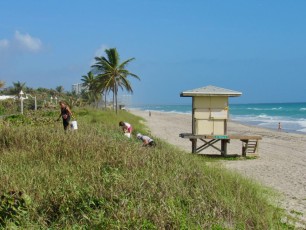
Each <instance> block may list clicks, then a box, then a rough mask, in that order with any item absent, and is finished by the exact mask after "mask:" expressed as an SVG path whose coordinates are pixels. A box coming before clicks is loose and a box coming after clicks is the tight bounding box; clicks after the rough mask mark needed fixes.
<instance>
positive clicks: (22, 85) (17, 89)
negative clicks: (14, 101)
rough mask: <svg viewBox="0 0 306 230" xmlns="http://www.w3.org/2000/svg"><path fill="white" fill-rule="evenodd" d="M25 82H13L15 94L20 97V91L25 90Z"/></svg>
mask: <svg viewBox="0 0 306 230" xmlns="http://www.w3.org/2000/svg"><path fill="white" fill-rule="evenodd" d="M25 84H26V83H25V82H20V81H17V82H13V93H14V94H17V95H19V93H20V91H21V90H23V89H24V88H25Z"/></svg>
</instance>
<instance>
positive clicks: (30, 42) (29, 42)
mask: <svg viewBox="0 0 306 230" xmlns="http://www.w3.org/2000/svg"><path fill="white" fill-rule="evenodd" d="M15 40H16V42H17V43H18V45H19V46H21V47H22V48H25V49H27V50H30V51H34V52H36V51H39V50H41V48H42V42H41V40H40V39H39V38H34V37H32V36H30V35H29V34H21V33H20V32H19V31H16V32H15Z"/></svg>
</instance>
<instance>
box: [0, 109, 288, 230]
mask: <svg viewBox="0 0 306 230" xmlns="http://www.w3.org/2000/svg"><path fill="white" fill-rule="evenodd" d="M34 115H35V114H32V115H30V117H29V119H30V120H32V121H33V120H35V119H34V118H33V116H34ZM53 115H54V116H55V117H54V118H57V114H56V113H54V114H51V117H52V116H53ZM36 116H40V115H39V114H36ZM44 116H45V115H44ZM31 117H32V118H31ZM75 117H76V118H77V120H78V126H79V129H78V130H77V131H71V132H67V133H65V132H64V130H63V127H62V124H61V123H60V122H58V123H54V122H53V123H51V122H46V123H42V122H41V123H39V125H33V123H31V122H30V123H26V124H24V125H12V124H6V125H2V126H1V128H0V184H1V187H0V196H1V195H4V196H5V197H6V198H5V199H6V200H9V199H8V198H9V197H8V195H7V194H10V191H15V193H17V194H22V196H23V197H27V200H29V201H31V202H27V203H22V204H23V205H20V206H18V207H19V209H20V210H21V211H20V212H10V213H8V214H9V215H8V214H5V215H4V214H2V213H3V210H4V208H7V206H8V205H7V203H5V202H6V201H5V200H3V199H1V202H2V203H0V204H6V206H5V205H4V206H5V207H2V206H0V226H1V227H7V228H8V227H12V226H15V227H20V228H31V229H41V228H42V229H47V228H50V229H74V228H75V229H79V228H85V229H288V228H289V226H288V225H286V224H284V223H282V222H281V218H282V217H283V215H284V214H283V212H282V211H281V210H280V209H278V208H276V207H274V206H273V203H272V201H271V198H272V197H271V194H270V191H269V190H267V189H265V188H262V187H261V186H259V185H258V184H256V183H254V182H251V181H249V180H247V179H245V178H242V177H240V176H239V175H237V174H235V173H233V172H230V171H227V170H225V169H224V168H222V167H221V166H220V165H219V163H216V164H214V163H213V164H212V163H210V164H207V163H206V160H205V158H202V157H197V156H195V155H191V154H187V153H186V152H183V151H181V150H179V149H177V148H175V147H174V146H171V145H169V144H167V143H165V142H163V141H162V140H159V139H158V138H157V137H154V139H155V140H156V142H157V146H156V147H155V148H149V147H142V144H141V143H140V142H139V141H138V140H137V139H136V138H135V133H137V132H142V133H147V132H148V130H147V128H146V127H144V125H143V120H142V119H141V118H139V117H136V116H134V115H131V114H129V113H128V112H125V111H120V113H119V114H118V115H115V113H113V112H111V111H97V110H91V109H80V110H78V111H75ZM121 120H123V121H128V122H129V123H131V124H133V127H134V133H133V134H134V135H132V138H131V139H129V138H126V137H125V136H124V135H123V134H122V131H121V129H120V128H119V126H118V123H119V121H121ZM34 123H35V122H34ZM12 199H13V198H12ZM18 199H20V200H21V199H22V198H18ZM21 201H22V200H21Z"/></svg>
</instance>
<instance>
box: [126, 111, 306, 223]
mask: <svg viewBox="0 0 306 230" xmlns="http://www.w3.org/2000/svg"><path fill="white" fill-rule="evenodd" d="M130 112H131V113H132V114H134V115H137V116H140V117H142V118H144V119H145V120H146V121H145V124H146V125H147V126H148V128H149V129H150V131H151V134H152V136H153V138H154V137H157V138H160V139H163V140H165V141H167V142H168V143H170V144H173V145H175V146H177V147H178V148H181V149H183V150H185V151H187V152H188V153H190V152H191V143H190V141H189V140H186V139H182V138H180V137H179V134H180V133H185V132H191V114H190V115H188V114H177V113H169V112H156V111H151V116H149V113H148V111H143V110H131V111H130ZM228 134H241V135H260V136H262V138H263V139H262V140H261V141H260V142H259V157H258V158H256V159H253V160H236V161H222V164H223V165H224V166H225V167H226V168H227V169H230V170H234V171H236V172H238V173H240V174H241V175H243V176H245V177H248V178H251V179H252V180H254V181H257V182H259V183H261V184H262V185H264V186H266V187H270V188H273V189H274V190H276V191H277V192H279V193H280V194H281V199H280V203H279V205H280V207H281V208H284V209H285V210H286V211H287V212H288V213H291V214H292V213H294V214H296V215H297V213H298V214H300V215H298V218H300V219H302V221H303V222H305V227H306V173H305V172H306V157H305V156H306V152H305V149H306V135H305V134H299V133H288V132H284V131H277V130H270V129H266V128H261V127H258V126H249V125H244V124H241V123H238V122H236V121H229V122H228ZM204 153H206V154H219V155H220V153H218V152H216V150H214V149H212V148H208V149H206V150H205V152H204ZM237 153H238V154H239V155H241V142H240V141H239V140H238V141H237V140H231V142H230V144H228V154H237ZM294 214H293V215H294Z"/></svg>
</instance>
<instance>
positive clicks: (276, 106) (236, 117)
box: [131, 102, 306, 133]
mask: <svg viewBox="0 0 306 230" xmlns="http://www.w3.org/2000/svg"><path fill="white" fill-rule="evenodd" d="M131 109H139V110H145V111H161V112H171V113H186V114H191V105H138V106H131ZM229 112H230V119H231V120H233V121H238V122H240V123H244V124H250V125H255V126H260V127H263V128H269V129H278V123H279V122H280V123H281V127H282V130H283V131H285V132H300V133H306V102H305V103H263V104H230V108H229Z"/></svg>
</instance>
